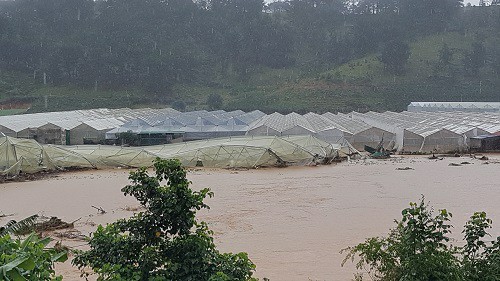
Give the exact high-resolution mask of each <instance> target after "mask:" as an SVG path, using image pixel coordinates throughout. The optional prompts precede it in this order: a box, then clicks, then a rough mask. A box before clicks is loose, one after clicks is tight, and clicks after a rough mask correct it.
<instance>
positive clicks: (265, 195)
mask: <svg viewBox="0 0 500 281" xmlns="http://www.w3.org/2000/svg"><path fill="white" fill-rule="evenodd" d="M491 158H496V159H497V160H495V159H491ZM498 159H500V156H498V155H496V156H495V155H494V156H491V157H490V161H488V163H489V164H485V161H481V160H477V159H471V158H470V157H461V158H445V159H444V160H429V159H427V158H426V157H424V156H415V157H404V158H401V157H396V158H393V159H389V160H356V161H349V162H344V163H340V164H336V165H329V166H318V167H289V168H266V169H254V170H246V171H230V170H217V169H201V170H192V171H190V172H189V174H188V177H189V179H190V180H191V181H192V182H193V188H194V189H200V188H204V187H209V188H211V189H212V191H214V193H215V197H214V198H211V199H207V200H206V203H208V205H210V207H211V209H210V210H205V211H202V212H200V213H199V218H200V219H202V220H204V221H206V222H207V223H208V224H209V226H210V228H211V229H212V230H214V232H215V238H216V243H217V245H218V247H219V249H220V250H221V251H224V252H240V251H245V252H248V254H249V256H250V258H251V259H252V261H253V262H254V263H255V264H256V265H257V271H256V276H257V277H260V278H262V277H268V278H270V279H271V281H278V280H292V281H293V280H351V279H352V277H353V273H354V272H355V269H354V267H353V265H352V264H350V263H348V264H347V265H346V266H345V267H341V265H340V264H341V261H342V259H343V255H341V254H340V253H339V251H340V250H341V249H343V248H345V247H347V246H351V245H355V244H356V243H359V242H362V241H363V240H364V239H365V238H367V237H372V236H380V235H384V234H386V233H387V232H388V230H389V228H391V227H393V226H394V222H393V221H394V219H399V218H400V216H401V210H402V209H403V208H405V207H407V206H408V203H409V202H411V201H413V202H415V201H418V200H419V199H420V196H421V194H424V195H425V197H426V200H428V201H430V202H431V205H433V206H434V207H435V208H436V209H440V208H446V209H447V210H448V211H450V212H452V213H453V219H452V223H453V224H454V225H455V228H454V229H453V237H454V238H460V237H461V230H462V226H463V225H464V223H465V221H466V220H467V218H468V217H469V216H470V215H472V213H473V212H474V211H486V212H487V213H488V215H489V216H490V218H492V219H493V225H494V227H493V228H492V229H491V231H490V233H491V234H492V236H495V237H496V236H498V235H500V204H499V202H500V185H499V183H500V173H499V172H500V161H498ZM464 161H468V162H470V163H472V164H469V165H462V166H449V164H450V163H460V162H464ZM405 167H410V168H412V169H413V170H397V168H405ZM127 174H128V171H127V170H124V169H115V170H96V171H81V172H70V173H65V174H60V175H58V176H57V177H53V178H47V179H42V180H39V181H32V182H12V183H6V184H1V185H0V214H13V215H12V216H9V217H5V218H0V225H2V224H5V223H6V222H7V221H8V220H9V219H19V218H23V217H26V216H29V215H32V214H35V213H38V214H42V215H45V216H57V217H59V218H61V219H63V220H65V221H70V222H71V221H75V220H78V221H77V222H76V223H75V227H76V229H77V230H79V231H81V233H82V234H84V235H88V234H89V233H90V232H92V231H93V230H95V228H96V224H105V223H108V222H112V221H114V220H116V219H117V218H122V217H127V216H131V215H132V213H133V212H134V211H136V207H137V206H138V204H137V202H136V201H135V200H134V199H133V198H131V197H125V196H123V195H122V194H121V192H120V188H121V187H123V186H124V185H126V184H127V183H128V180H127ZM92 206H96V207H101V208H102V209H104V210H106V211H107V213H105V214H98V212H97V210H96V209H94V208H92ZM62 242H63V244H66V245H69V246H71V247H75V248H77V249H85V247H86V245H85V243H84V242H82V241H77V240H71V239H69V240H68V239H66V240H64V239H63V241H62ZM455 244H459V242H455ZM57 272H58V274H63V275H64V280H84V279H82V278H80V277H79V271H78V270H77V269H75V268H73V267H72V266H71V264H70V263H69V262H67V263H65V264H62V265H58V266H57Z"/></svg>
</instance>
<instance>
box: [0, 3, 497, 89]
mask: <svg viewBox="0 0 500 281" xmlns="http://www.w3.org/2000/svg"><path fill="white" fill-rule="evenodd" d="M488 8H491V9H490V10H489V12H488V13H482V14H481V15H480V17H479V18H478V17H476V16H474V14H473V12H474V11H472V10H471V11H468V10H467V8H464V7H463V1H462V0H360V1H354V0H290V1H286V2H275V3H270V4H265V3H264V2H263V1H262V0H195V1H191V0H107V1H102V0H97V1H93V0H16V1H0V70H7V71H20V72H24V73H30V75H32V76H33V78H34V79H36V80H37V81H39V82H41V83H46V84H53V85H68V84H71V85H77V86H79V87H87V88H92V87H93V88H95V89H96V90H97V89H99V90H107V89H113V90H116V89H123V88H125V87H134V88H139V89H143V90H145V91H147V92H149V93H152V94H157V95H158V96H168V94H169V92H170V89H171V87H172V85H174V84H176V83H202V84H207V85H210V83H213V81H214V79H213V78H214V77H225V76H227V75H232V76H234V77H237V78H238V79H245V77H247V76H248V75H247V74H248V73H250V72H253V71H256V70H258V69H259V68H261V67H269V68H284V67H310V68H315V67H321V66H334V65H338V64H342V63H345V62H347V61H349V60H351V59H353V58H358V57H362V56H364V55H366V54H369V53H373V52H378V51H380V48H381V46H384V45H389V46H391V47H392V48H394V46H395V45H396V46H397V44H398V43H394V42H402V41H406V40H409V39H411V38H414V37H415V36H422V35H428V34H433V33H436V32H442V31H459V32H467V30H468V29H470V28H474V26H475V25H478V26H481V27H484V25H487V27H488V28H491V29H493V30H495V29H496V30H498V28H500V16H499V15H500V13H499V9H493V8H498V7H488ZM479 47H480V46H479ZM479 47H478V48H479ZM404 56H405V54H403V58H402V59H404ZM471 67H474V66H471ZM395 69H397V67H396V68H395Z"/></svg>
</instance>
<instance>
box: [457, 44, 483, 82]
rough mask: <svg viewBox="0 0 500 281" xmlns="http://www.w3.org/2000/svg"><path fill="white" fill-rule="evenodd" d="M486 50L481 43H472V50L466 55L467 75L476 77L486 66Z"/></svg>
mask: <svg viewBox="0 0 500 281" xmlns="http://www.w3.org/2000/svg"><path fill="white" fill-rule="evenodd" d="M485 62H486V48H485V47H484V44H483V43H482V42H479V41H475V42H473V43H472V49H471V50H470V51H467V52H466V53H465V54H464V58H463V65H464V70H465V73H466V74H468V75H470V76H476V75H477V74H478V72H479V69H480V68H481V67H483V66H484V65H485Z"/></svg>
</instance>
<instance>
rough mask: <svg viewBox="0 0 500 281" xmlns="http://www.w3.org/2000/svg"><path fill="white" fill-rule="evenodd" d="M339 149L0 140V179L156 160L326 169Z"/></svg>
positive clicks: (293, 143)
mask: <svg viewBox="0 0 500 281" xmlns="http://www.w3.org/2000/svg"><path fill="white" fill-rule="evenodd" d="M340 153H341V152H340V146H339V145H332V144H329V143H326V142H324V141H321V140H319V139H317V138H315V137H313V136H291V137H274V136H266V137H235V138H223V139H213V140H204V141H194V142H185V143H179V144H168V145H158V146H147V147H120V146H106V145H78V146H56V145H40V144H39V143H37V142H36V141H34V140H28V139H16V138H11V137H0V175H17V174H19V173H20V172H24V173H36V172H40V171H50V170H56V169H64V168H69V167H75V168H104V167H130V168H136V167H149V166H151V165H152V164H153V161H154V159H156V158H157V157H160V158H163V159H173V158H175V159H179V160H180V161H181V162H182V163H183V165H185V166H188V167H194V166H204V167H217V168H253V167H261V166H276V165H307V164H320V163H325V164H326V163H329V162H330V161H331V160H332V159H334V158H337V157H339V156H340Z"/></svg>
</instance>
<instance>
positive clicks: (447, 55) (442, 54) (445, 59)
mask: <svg viewBox="0 0 500 281" xmlns="http://www.w3.org/2000/svg"><path fill="white" fill-rule="evenodd" d="M452 59H453V51H452V50H451V49H450V47H448V44H446V43H444V44H443V46H441V49H439V62H440V63H441V64H443V65H449V64H450V63H451V60H452Z"/></svg>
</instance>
